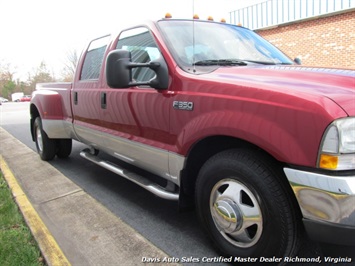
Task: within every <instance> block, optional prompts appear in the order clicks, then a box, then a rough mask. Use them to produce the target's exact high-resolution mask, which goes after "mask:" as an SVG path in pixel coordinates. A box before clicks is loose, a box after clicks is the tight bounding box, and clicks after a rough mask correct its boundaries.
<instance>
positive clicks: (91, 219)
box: [0, 127, 177, 266]
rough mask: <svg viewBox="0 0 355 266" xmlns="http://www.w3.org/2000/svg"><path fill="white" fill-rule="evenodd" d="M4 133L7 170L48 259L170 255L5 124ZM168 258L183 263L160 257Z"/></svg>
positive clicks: (136, 259)
mask: <svg viewBox="0 0 355 266" xmlns="http://www.w3.org/2000/svg"><path fill="white" fill-rule="evenodd" d="M0 136H1V145H0V155H1V170H2V171H3V172H5V173H4V174H5V175H6V180H9V181H7V182H9V185H10V184H11V185H10V186H11V187H12V191H13V193H14V196H15V197H16V200H17V201H18V202H20V203H18V204H19V205H21V206H22V205H24V206H23V207H20V208H21V211H22V212H23V214H24V216H28V217H27V218H25V219H26V222H27V223H28V225H29V226H30V228H31V231H32V232H33V234H34V236H35V238H36V240H37V241H38V243H39V245H40V249H41V250H42V252H43V256H44V258H45V259H46V261H47V263H48V265H85V266H89V265H102V266H104V265H142V264H143V261H142V259H143V258H144V257H146V258H161V259H164V258H169V255H167V254H166V253H164V252H163V251H162V250H160V249H159V248H157V247H156V246H154V245H153V244H152V243H151V242H149V241H148V240H147V239H145V238H144V237H143V236H142V235H140V234H139V233H138V232H137V231H135V230H134V229H133V228H131V227H130V226H129V225H127V224H126V223H124V222H123V221H122V220H120V219H119V218H118V217H116V216H115V215H114V214H113V213H111V212H110V211H109V210H108V209H107V208H105V207H104V206H102V205H101V204H100V203H99V202H97V201H96V200H95V199H93V198H92V197H91V196H90V195H88V194H87V193H86V192H85V191H83V190H82V189H81V188H80V187H79V186H77V185H76V184H74V183H73V182H72V181H71V180H69V179H68V178H66V177H65V176H64V175H63V174H62V173H61V172H59V171H58V170H57V169H56V168H54V167H52V166H51V165H50V164H49V163H47V162H43V161H42V160H40V158H39V156H38V155H37V154H36V153H35V152H34V151H33V150H31V149H30V148H28V147H27V146H26V145H24V144H23V143H22V142H20V141H19V140H17V139H16V138H14V137H13V136H12V135H10V134H9V133H8V132H7V131H5V130H4V129H3V128H2V127H0ZM16 183H17V185H16ZM25 198H27V201H28V203H24V202H23V201H24V199H25ZM34 217H35V218H34ZM32 219H34V220H32ZM36 235H37V236H36ZM42 239H43V241H42ZM165 264H166V265H167V264H169V265H177V264H174V263H159V265H165Z"/></svg>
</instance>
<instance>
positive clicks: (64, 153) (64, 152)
mask: <svg viewBox="0 0 355 266" xmlns="http://www.w3.org/2000/svg"><path fill="white" fill-rule="evenodd" d="M56 144H57V152H56V154H57V156H58V158H61V159H65V158H68V157H69V155H70V153H71V149H72V145H73V144H72V140H71V139H59V140H57V143H56Z"/></svg>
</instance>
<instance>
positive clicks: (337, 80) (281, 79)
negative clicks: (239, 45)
mask: <svg viewBox="0 0 355 266" xmlns="http://www.w3.org/2000/svg"><path fill="white" fill-rule="evenodd" d="M207 75H208V76H211V79H214V80H219V81H221V80H223V82H227V83H234V84H244V85H246V86H253V87H260V88H263V89H272V90H277V91H280V92H281V91H282V92H285V93H299V94H303V95H307V94H313V95H319V96H323V97H327V98H329V99H331V100H332V101H334V102H335V103H336V104H337V105H339V107H340V108H342V109H343V110H344V111H345V112H346V113H347V114H348V115H349V116H355V71H354V70H343V69H328V68H309V67H299V66H247V67H230V68H226V67H221V68H219V69H217V70H216V71H214V72H212V73H210V74H207Z"/></svg>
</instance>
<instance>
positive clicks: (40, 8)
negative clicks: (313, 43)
mask: <svg viewBox="0 0 355 266" xmlns="http://www.w3.org/2000/svg"><path fill="white" fill-rule="evenodd" d="M264 1H265V0H195V1H194V2H195V3H194V13H197V14H198V15H199V16H200V18H201V19H206V18H207V17H208V16H213V18H214V19H215V20H220V19H221V18H225V19H226V20H227V22H229V12H230V11H233V10H236V9H239V8H242V7H245V6H250V5H253V4H256V3H259V2H264ZM167 12H170V13H171V14H172V16H173V18H191V17H192V14H193V0H124V1H123V0H116V1H115V0H100V1H92V0H86V1H85V0H80V1H78V0H60V1H59V0H0V66H2V65H5V64H7V63H10V65H11V70H13V71H14V72H15V78H20V79H21V80H23V81H25V80H26V79H27V77H28V73H33V70H34V69H36V68H37V67H38V66H39V65H40V63H41V62H42V61H44V62H45V63H46V65H47V67H48V69H50V70H51V71H53V72H54V74H55V75H56V76H57V77H59V76H60V73H61V70H62V68H63V67H64V66H63V64H64V62H65V61H66V53H68V52H69V51H72V50H73V49H77V50H78V52H79V54H80V52H81V49H82V48H83V47H84V46H85V45H86V43H87V42H88V41H90V40H91V39H93V38H96V37H99V36H101V35H104V34H107V33H111V32H117V31H118V30H120V29H121V28H122V27H124V26H125V25H132V24H135V23H139V22H140V21H142V20H144V19H159V18H162V17H164V15H165V13H167Z"/></svg>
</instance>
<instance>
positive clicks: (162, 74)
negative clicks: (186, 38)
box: [106, 49, 169, 90]
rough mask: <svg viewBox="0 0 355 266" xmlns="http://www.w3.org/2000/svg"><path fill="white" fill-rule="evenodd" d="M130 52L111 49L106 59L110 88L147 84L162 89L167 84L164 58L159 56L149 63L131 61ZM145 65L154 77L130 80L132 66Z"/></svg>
mask: <svg viewBox="0 0 355 266" xmlns="http://www.w3.org/2000/svg"><path fill="white" fill-rule="evenodd" d="M131 58H132V57H131V52H130V51H127V50H121V49H118V50H114V51H111V52H110V53H109V54H108V56H107V60H106V80H107V84H108V86H109V87H111V88H128V87H132V86H141V85H149V86H151V87H153V88H155V89H158V90H163V89H167V88H168V86H169V74H168V66H167V65H166V63H165V61H164V59H163V58H162V57H159V58H158V59H156V60H153V61H151V62H149V63H132V59H131ZM137 67H147V68H150V69H152V70H153V71H154V72H155V74H156V75H155V77H154V78H152V79H150V80H147V81H142V82H135V81H133V80H132V68H137Z"/></svg>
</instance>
